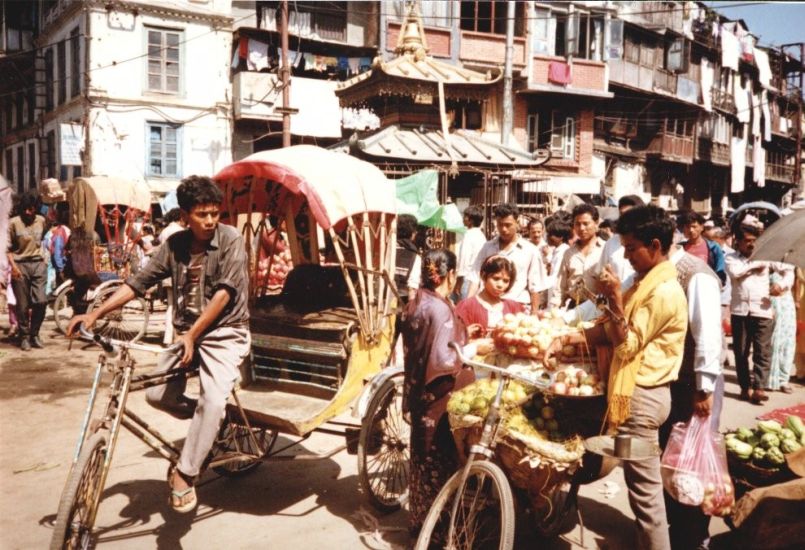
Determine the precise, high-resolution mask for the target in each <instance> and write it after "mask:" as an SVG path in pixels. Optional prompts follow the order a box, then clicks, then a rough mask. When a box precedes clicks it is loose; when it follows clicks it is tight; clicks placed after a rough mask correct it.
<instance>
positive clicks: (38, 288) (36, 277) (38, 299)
mask: <svg viewBox="0 0 805 550" xmlns="http://www.w3.org/2000/svg"><path fill="white" fill-rule="evenodd" d="M17 268H18V269H19V270H20V274H21V275H20V277H18V278H16V279H11V288H12V289H13V290H14V297H15V298H16V299H17V306H16V307H17V322H18V323H19V326H20V336H21V337H23V338H25V337H27V336H29V335H30V336H39V329H40V327H41V326H42V321H43V320H44V319H45V310H46V308H47V295H46V293H45V286H46V285H47V279H48V268H47V264H46V263H45V260H35V261H31V262H17Z"/></svg>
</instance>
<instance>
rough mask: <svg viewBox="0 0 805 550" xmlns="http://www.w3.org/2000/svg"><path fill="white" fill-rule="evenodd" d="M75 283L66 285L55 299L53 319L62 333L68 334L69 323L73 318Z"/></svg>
mask: <svg viewBox="0 0 805 550" xmlns="http://www.w3.org/2000/svg"><path fill="white" fill-rule="evenodd" d="M74 291H75V287H73V285H70V286H66V287H64V288H63V289H62V290H61V291H60V292H59V293H58V294H56V298H55V299H54V300H53V321H54V322H55V323H56V328H57V329H58V330H59V332H61V333H62V334H67V325H69V324H70V319H72V318H73V293H74Z"/></svg>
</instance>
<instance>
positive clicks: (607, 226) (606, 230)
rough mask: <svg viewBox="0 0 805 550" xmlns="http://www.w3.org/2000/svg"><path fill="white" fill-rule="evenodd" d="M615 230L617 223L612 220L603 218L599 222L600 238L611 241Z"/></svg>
mask: <svg viewBox="0 0 805 550" xmlns="http://www.w3.org/2000/svg"><path fill="white" fill-rule="evenodd" d="M614 231H615V224H613V223H612V221H611V220H602V221H601V223H599V224H598V233H597V234H598V238H600V239H602V240H604V241H609V239H610V238H612V233H613V232H614ZM605 246H606V245H605Z"/></svg>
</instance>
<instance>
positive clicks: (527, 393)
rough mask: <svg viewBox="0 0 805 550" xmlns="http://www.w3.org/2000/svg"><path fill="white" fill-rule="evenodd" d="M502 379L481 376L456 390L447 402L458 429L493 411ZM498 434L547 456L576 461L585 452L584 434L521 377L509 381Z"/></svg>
mask: <svg viewBox="0 0 805 550" xmlns="http://www.w3.org/2000/svg"><path fill="white" fill-rule="evenodd" d="M498 384H499V380H493V379H489V378H487V379H481V380H477V381H475V382H474V383H472V384H470V385H469V386H466V387H465V388H463V389H462V390H460V391H457V392H455V393H453V395H452V396H451V397H450V400H449V401H448V403H447V411H448V413H450V423H451V426H452V427H453V428H454V429H455V428H458V427H465V426H467V425H470V424H473V423H476V424H477V423H480V422H481V421H482V419H483V418H484V417H486V415H487V413H488V412H489V404H490V403H491V402H492V401H493V400H494V398H495V394H496V392H497V387H498ZM500 415H501V418H502V422H501V429H500V431H499V432H498V437H512V438H514V439H516V440H518V441H520V442H522V443H523V444H524V445H525V446H526V447H527V448H528V449H529V451H530V452H531V453H534V454H535V455H539V456H540V457H542V458H543V459H547V460H549V461H553V462H560V463H573V462H575V461H577V460H579V459H580V458H581V455H582V454H583V452H584V448H583V445H582V443H581V438H580V437H578V436H577V435H576V434H575V433H574V431H573V430H572V429H571V426H569V425H567V424H565V423H564V422H563V420H562V419H561V418H560V417H558V416H557V407H556V406H555V404H553V403H551V401H550V398H549V397H548V396H545V395H543V394H541V393H539V392H535V391H534V389H533V388H529V387H526V386H525V385H523V384H520V383H519V382H517V381H510V382H508V383H507V386H506V388H505V389H504V391H503V395H502V402H501V407H500Z"/></svg>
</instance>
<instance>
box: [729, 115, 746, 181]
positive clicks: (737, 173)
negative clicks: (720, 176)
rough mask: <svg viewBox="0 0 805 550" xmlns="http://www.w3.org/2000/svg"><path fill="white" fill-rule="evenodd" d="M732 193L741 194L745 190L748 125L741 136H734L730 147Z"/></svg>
mask: <svg viewBox="0 0 805 550" xmlns="http://www.w3.org/2000/svg"><path fill="white" fill-rule="evenodd" d="M730 164H731V166H730V169H731V170H730V172H731V174H730V176H731V177H730V193H741V192H743V190H744V178H745V177H746V125H745V124H744V125H743V128H742V130H741V135H740V136H732V143H731V147H730Z"/></svg>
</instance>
